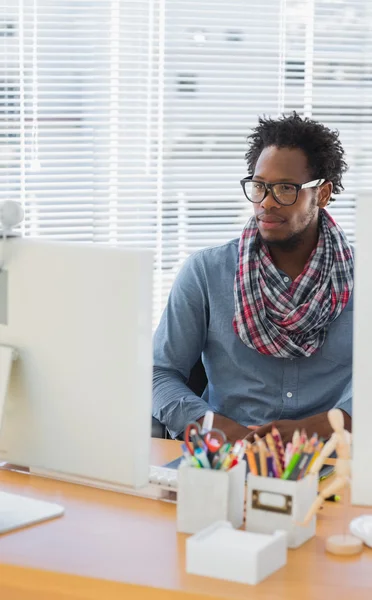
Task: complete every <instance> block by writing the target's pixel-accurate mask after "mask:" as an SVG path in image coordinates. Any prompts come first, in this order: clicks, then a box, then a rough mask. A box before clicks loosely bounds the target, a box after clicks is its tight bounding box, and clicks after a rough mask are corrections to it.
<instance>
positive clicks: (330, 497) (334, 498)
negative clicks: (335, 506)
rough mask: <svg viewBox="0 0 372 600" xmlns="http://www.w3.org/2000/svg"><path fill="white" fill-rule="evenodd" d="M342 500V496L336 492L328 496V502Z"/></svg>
mask: <svg viewBox="0 0 372 600" xmlns="http://www.w3.org/2000/svg"><path fill="white" fill-rule="evenodd" d="M340 500H341V496H336V495H335V494H333V495H332V496H329V497H328V498H326V502H340Z"/></svg>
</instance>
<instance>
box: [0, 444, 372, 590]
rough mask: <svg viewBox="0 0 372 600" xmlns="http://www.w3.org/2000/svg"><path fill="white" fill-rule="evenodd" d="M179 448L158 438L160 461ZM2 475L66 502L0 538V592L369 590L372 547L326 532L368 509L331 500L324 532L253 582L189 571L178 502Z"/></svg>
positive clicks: (15, 485)
mask: <svg viewBox="0 0 372 600" xmlns="http://www.w3.org/2000/svg"><path fill="white" fill-rule="evenodd" d="M178 455H179V444H178V442H172V441H169V440H153V460H152V462H153V463H154V464H163V463H164V462H166V461H168V460H172V459H173V458H176V457H177V456H178ZM0 485H1V489H2V490H3V491H8V492H12V493H20V494H24V495H28V496H33V497H35V498H41V499H44V500H49V501H53V502H57V503H60V504H62V505H63V506H64V507H65V509H66V514H65V516H64V517H62V518H60V519H56V520H54V521H49V522H47V523H44V524H41V525H36V526H34V527H30V528H28V529H23V530H20V531H18V532H13V533H10V534H8V535H5V536H2V537H1V538H0V591H1V592H2V594H0V595H1V598H4V599H6V600H21V599H22V600H24V599H27V600H31V599H32V600H36V599H37V600H67V599H69V600H72V599H78V598H79V600H83V599H84V600H85V599H89V600H98V599H99V600H112V599H115V600H116V598H121V599H122V598H141V600H147V599H150V598H151V599H153V600H160V599H161V600H168V598H169V599H171V598H172V599H176V600H177V599H178V600H181V599H182V600H186V598H189V599H190V600H196V599H198V600H200V599H201V598H204V599H205V600H206V599H207V597H209V598H210V599H211V597H212V598H228V599H229V600H232V599H243V598H244V600H246V599H247V598H248V597H249V599H250V600H315V599H316V600H318V599H320V598H331V599H333V598H336V597H337V599H338V600H346V599H347V600H350V597H353V598H354V599H355V600H364V599H365V600H367V599H368V600H370V599H371V597H372V550H370V549H368V548H365V550H364V552H363V554H361V555H360V556H357V557H354V558H351V559H346V558H336V557H333V556H331V555H329V554H326V553H325V551H324V540H325V538H326V537H327V536H328V535H330V534H333V533H340V532H342V527H343V522H344V520H345V521H346V522H347V523H348V522H349V521H350V519H351V518H353V517H355V516H358V515H360V514H363V513H366V512H371V511H370V510H366V509H363V508H355V507H348V508H347V509H345V508H344V506H343V505H342V503H340V504H334V503H331V502H329V503H326V506H325V508H324V509H323V510H321V512H320V515H319V517H318V528H317V536H316V537H315V538H313V539H312V540H310V541H309V542H307V543H306V544H305V545H304V546H303V547H302V548H300V549H298V550H290V551H289V556H288V563H287V565H286V567H284V568H283V569H281V570H280V571H278V572H277V573H274V574H273V575H272V576H271V577H270V578H268V579H267V580H266V581H264V582H262V583H261V584H260V585H258V586H255V587H247V586H243V585H240V584H234V583H229V582H225V581H219V580H213V579H208V578H203V577H197V576H193V575H187V574H186V573H185V568H184V565H185V539H186V537H187V536H186V535H184V534H177V533H176V522H175V515H176V507H175V505H172V504H167V503H164V502H159V501H154V500H147V499H143V498H137V497H134V496H124V495H122V494H117V493H114V492H106V491H102V490H97V489H91V488H87V487H83V486H78V485H72V484H68V483H62V482H57V481H50V480H47V479H42V478H39V477H35V476H30V475H28V474H22V473H14V472H6V471H0ZM190 594H191V595H190ZM336 594H337V595H336Z"/></svg>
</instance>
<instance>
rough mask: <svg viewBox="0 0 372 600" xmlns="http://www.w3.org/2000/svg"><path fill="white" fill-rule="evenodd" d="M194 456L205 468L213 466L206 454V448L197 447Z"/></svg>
mask: <svg viewBox="0 0 372 600" xmlns="http://www.w3.org/2000/svg"><path fill="white" fill-rule="evenodd" d="M194 457H195V458H196V459H197V460H198V461H199V463H200V464H201V466H202V467H204V469H210V468H211V465H210V462H209V460H208V457H207V454H206V452H205V450H203V449H202V448H195V451H194Z"/></svg>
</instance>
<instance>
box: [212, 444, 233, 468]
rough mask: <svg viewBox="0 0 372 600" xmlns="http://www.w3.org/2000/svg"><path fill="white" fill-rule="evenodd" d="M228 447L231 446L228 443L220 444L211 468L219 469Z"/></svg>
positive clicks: (226, 455) (227, 452)
mask: <svg viewBox="0 0 372 600" xmlns="http://www.w3.org/2000/svg"><path fill="white" fill-rule="evenodd" d="M230 448H231V444H230V443H226V444H224V445H223V446H222V448H221V449H220V451H219V453H218V455H216V456H215V457H214V459H213V468H214V469H220V468H221V467H222V465H223V463H224V461H225V460H226V458H227V457H228V455H229V452H230ZM216 459H217V460H216Z"/></svg>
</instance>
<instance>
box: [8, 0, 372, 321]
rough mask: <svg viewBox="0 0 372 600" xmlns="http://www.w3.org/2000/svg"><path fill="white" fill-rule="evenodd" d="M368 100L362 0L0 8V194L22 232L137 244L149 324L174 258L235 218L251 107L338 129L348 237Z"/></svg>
mask: <svg viewBox="0 0 372 600" xmlns="http://www.w3.org/2000/svg"><path fill="white" fill-rule="evenodd" d="M371 98H372V8H371V5H370V3H369V1H368V0H333V1H332V0H327V1H325V0H301V1H300V0H260V1H259V0H229V1H228V2H227V1H226V0H132V1H129V0H17V2H14V1H13V0H0V199H4V198H15V199H20V200H21V201H22V202H23V204H24V205H25V209H26V221H25V224H24V234H25V235H46V236H53V237H58V238H59V239H64V240H79V241H95V242H103V243H121V244H125V245H127V246H133V245H134V246H145V247H151V248H153V249H154V250H155V253H156V262H155V312H154V323H156V322H157V320H158V318H159V315H160V312H161V310H162V307H163V305H164V302H165V299H166V296H167V294H168V292H169V289H170V286H171V283H172V281H173V278H174V276H175V273H176V272H177V270H178V268H179V266H180V264H181V263H182V261H183V260H184V258H185V257H186V256H187V255H189V254H190V253H192V252H193V251H195V250H197V249H198V248H202V247H204V246H208V245H213V244H219V243H223V242H225V241H227V240H229V239H231V238H232V237H235V236H237V235H239V232H240V230H241V227H242V225H243V224H244V222H245V221H246V219H247V217H248V216H249V214H250V207H249V206H247V202H246V201H245V198H244V196H243V194H242V191H241V188H240V186H239V179H240V178H241V177H243V176H244V175H245V174H246V165H245V162H244V153H245V151H246V136H247V134H248V133H249V130H250V128H251V127H252V126H254V125H255V124H256V122H257V116H258V115H259V114H264V113H265V114H267V115H272V116H276V115H278V114H279V113H281V112H283V111H285V112H288V111H291V110H293V109H296V110H297V111H298V112H299V113H301V114H305V115H308V116H313V117H314V118H316V119H319V120H321V121H323V122H325V123H326V124H328V125H330V126H331V127H335V128H338V129H339V130H340V134H341V138H342V141H343V143H344V145H345V149H346V150H347V159H348V161H349V163H350V171H349V173H348V174H347V175H346V177H345V182H344V183H345V192H344V194H343V195H342V196H340V197H338V198H337V202H336V203H335V204H334V206H333V207H332V212H333V214H334V215H335V216H336V218H337V219H338V221H339V222H340V224H341V225H342V226H343V227H344V228H345V230H346V231H347V233H348V235H349V236H350V238H351V239H352V238H353V232H354V208H355V203H356V202H357V197H358V188H359V187H364V188H366V187H367V186H368V185H369V173H370V171H371V167H372V141H371V140H372V135H371V134H372V108H371Z"/></svg>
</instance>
